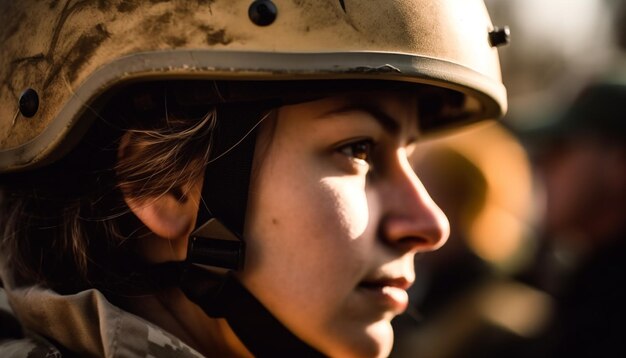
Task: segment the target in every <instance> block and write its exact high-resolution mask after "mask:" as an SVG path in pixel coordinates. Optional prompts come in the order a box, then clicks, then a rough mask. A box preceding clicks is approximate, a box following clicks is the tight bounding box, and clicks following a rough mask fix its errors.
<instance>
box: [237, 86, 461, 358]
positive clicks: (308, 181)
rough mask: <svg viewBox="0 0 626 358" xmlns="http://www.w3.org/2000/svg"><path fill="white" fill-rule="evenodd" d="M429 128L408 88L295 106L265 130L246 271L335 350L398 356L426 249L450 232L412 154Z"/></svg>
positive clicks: (249, 281)
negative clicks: (397, 330)
mask: <svg viewBox="0 0 626 358" xmlns="http://www.w3.org/2000/svg"><path fill="white" fill-rule="evenodd" d="M418 135H419V133H418V130H417V105H416V98H414V97H413V96H411V95H408V94H404V93H401V92H397V93H396V92H375V93H373V92H369V93H354V94H351V95H342V96H336V97H331V98H327V99H323V100H318V101H314V102H308V103H303V104H297V105H291V106H285V107H282V108H280V109H279V110H278V113H277V118H276V122H275V123H266V124H265V126H264V128H263V129H262V130H261V133H260V134H259V140H258V144H257V153H256V155H255V174H254V175H253V180H252V184H251V190H250V202H249V207H248V214H247V223H246V230H245V237H246V240H247V245H248V249H247V253H248V257H247V260H248V261H247V262H246V269H245V271H244V272H243V274H242V277H241V279H242V282H243V283H244V285H245V286H246V287H248V289H249V290H250V291H251V292H252V293H253V294H254V295H255V296H256V297H257V298H258V299H259V300H260V301H261V302H262V303H263V304H264V305H265V306H266V307H267V308H268V309H269V310H270V311H271V312H272V313H273V314H274V315H275V316H276V317H277V318H278V319H279V320H280V321H281V322H283V324H284V325H285V326H286V327H287V328H289V329H290V330H291V331H292V332H293V333H295V334H296V335H297V336H299V337H300V338H301V339H303V340H304V341H305V342H307V343H309V344H310V345H312V346H314V347H316V348H317V349H319V350H320V351H322V352H323V353H325V354H327V355H330V356H342V357H349V356H386V355H388V354H389V351H390V349H391V346H392V343H393V332H392V328H391V325H390V321H391V319H392V318H393V317H394V316H396V315H397V314H399V313H401V312H403V311H404V310H405V308H406V306H407V301H408V297H407V293H406V289H407V288H408V287H409V286H410V285H411V283H412V282H413V280H414V271H413V258H414V256H415V254H416V253H418V252H424V251H430V250H433V249H436V248H438V247H439V246H441V245H443V243H444V242H445V240H446V238H447V235H448V231H449V227H448V222H447V220H446V218H445V216H444V215H443V213H442V212H441V211H440V210H439V208H438V207H437V206H436V205H435V204H434V203H433V201H432V200H431V199H430V197H429V196H428V194H427V193H426V190H425V189H424V187H423V186H422V184H421V183H420V181H419V179H418V178H417V176H416V175H415V173H414V172H413V170H412V169H411V166H410V164H409V160H408V158H407V156H408V155H409V154H410V152H411V149H412V146H413V144H414V142H415V140H416V139H417V137H418Z"/></svg>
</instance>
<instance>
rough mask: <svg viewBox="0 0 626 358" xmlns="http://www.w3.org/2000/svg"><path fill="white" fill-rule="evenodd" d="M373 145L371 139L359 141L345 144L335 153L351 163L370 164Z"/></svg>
mask: <svg viewBox="0 0 626 358" xmlns="http://www.w3.org/2000/svg"><path fill="white" fill-rule="evenodd" d="M374 146H375V143H374V141H373V140H371V139H361V140H358V141H355V142H351V143H347V144H344V145H342V146H340V147H339V148H337V151H338V152H339V153H341V154H343V155H345V156H347V157H349V158H350V159H352V160H353V161H355V162H357V163H359V164H361V165H363V164H370V165H371V164H372V151H373V149H374Z"/></svg>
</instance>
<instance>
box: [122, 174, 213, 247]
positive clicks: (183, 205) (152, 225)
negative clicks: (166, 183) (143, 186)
mask: <svg viewBox="0 0 626 358" xmlns="http://www.w3.org/2000/svg"><path fill="white" fill-rule="evenodd" d="M201 189H202V180H200V179H198V180H195V182H194V183H187V184H185V185H184V186H183V187H182V188H173V189H171V190H170V191H169V192H167V193H165V194H163V195H160V196H157V197H151V198H146V199H143V200H139V199H137V198H134V197H132V195H130V194H128V193H124V194H123V195H124V201H125V202H126V204H127V205H128V207H129V208H130V210H131V211H132V212H133V214H135V216H137V218H139V220H141V222H142V223H143V224H144V225H145V226H146V227H147V228H148V229H150V231H152V232H153V233H154V234H155V235H157V236H159V237H160V238H163V239H168V240H183V239H187V238H188V237H189V234H191V231H192V230H193V228H194V225H195V223H196V217H197V214H198V204H199V202H200V191H201Z"/></svg>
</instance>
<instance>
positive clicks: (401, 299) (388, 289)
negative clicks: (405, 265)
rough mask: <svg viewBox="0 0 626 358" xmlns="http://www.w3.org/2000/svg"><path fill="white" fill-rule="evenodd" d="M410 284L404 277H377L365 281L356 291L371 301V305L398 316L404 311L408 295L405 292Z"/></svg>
mask: <svg viewBox="0 0 626 358" xmlns="http://www.w3.org/2000/svg"><path fill="white" fill-rule="evenodd" d="M411 284H412V282H411V281H409V280H408V279H406V278H404V277H397V278H391V277H379V278H371V279H365V280H363V281H361V282H360V283H359V285H358V286H357V290H358V291H359V292H361V293H362V294H363V295H364V296H366V297H367V298H368V299H369V300H371V302H372V304H376V305H381V306H382V307H383V308H384V309H386V310H391V311H393V312H394V313H396V314H400V313H402V312H404V310H406V308H407V306H408V303H409V295H408V293H407V292H406V290H407V289H408V288H409V287H410V286H411Z"/></svg>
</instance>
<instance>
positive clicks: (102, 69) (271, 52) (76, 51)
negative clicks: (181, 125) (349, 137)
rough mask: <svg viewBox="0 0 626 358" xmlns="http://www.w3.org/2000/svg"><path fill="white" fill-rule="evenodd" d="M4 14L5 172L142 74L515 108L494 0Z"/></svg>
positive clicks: (109, 7) (57, 152) (56, 145)
mask: <svg viewBox="0 0 626 358" xmlns="http://www.w3.org/2000/svg"><path fill="white" fill-rule="evenodd" d="M0 23H2V24H3V25H2V26H1V27H0V43H1V45H0V46H1V50H2V56H1V57H0V172H9V171H18V170H25V169H29V168H36V167H38V166H42V165H46V164H48V163H50V162H52V161H53V160H55V159H57V158H59V157H61V156H62V155H63V154H64V153H67V151H69V150H70V149H71V148H72V147H73V146H74V145H75V144H76V143H77V142H78V141H79V140H80V137H81V136H82V133H84V132H85V130H86V128H87V127H88V125H89V122H90V121H89V119H88V118H89V117H90V116H89V114H90V112H94V111H95V110H94V108H97V103H98V101H101V100H102V98H106V95H107V93H111V92H112V91H114V90H115V89H116V88H119V87H120V86H123V85H125V84H129V83H136V82H145V81H152V80H205V81H225V82H229V81H252V82H253V83H256V84H257V86H256V87H253V90H252V91H249V92H257V93H261V92H263V90H261V88H262V87H261V86H262V84H261V83H260V82H259V81H264V82H263V83H270V82H272V83H276V81H280V82H284V81H293V80H384V81H394V82H403V83H408V84H416V85H418V86H422V87H424V85H430V86H429V87H433V88H443V89H446V90H449V91H451V92H452V93H457V94H460V95H462V96H460V100H458V99H457V101H456V102H457V104H456V105H457V107H458V108H457V109H456V110H455V111H453V112H454V115H451V116H450V118H448V119H447V121H448V122H452V121H456V120H457V119H464V120H478V119H484V118H497V117H500V116H502V115H503V114H504V113H505V112H506V107H507V102H506V91H505V88H504V86H503V84H502V81H501V77H500V66H499V61H498V56H497V50H496V47H497V46H498V45H500V44H502V43H506V42H507V40H508V29H505V30H500V29H497V28H494V27H493V26H492V24H491V21H490V19H489V15H488V13H487V11H486V9H485V6H484V4H483V2H482V0H462V1H461V0H443V1H432V0H389V1H380V0H255V1H252V0H193V1H129V0H99V1H95V0H93V1H71V0H68V1H58V0H49V1H40V0H24V1H19V2H14V1H8V0H7V1H5V0H1V1H0ZM248 88H249V87H248ZM233 92H236V91H234V90H233ZM92 114H93V113H92ZM441 117H442V118H441V121H446V118H443V117H445V116H443V115H442V116H441Z"/></svg>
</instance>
